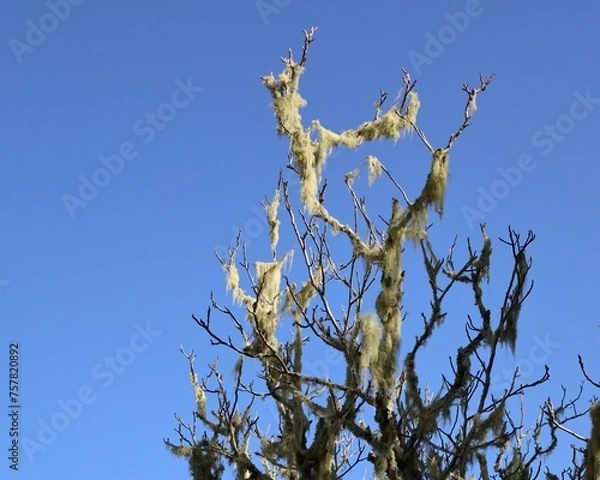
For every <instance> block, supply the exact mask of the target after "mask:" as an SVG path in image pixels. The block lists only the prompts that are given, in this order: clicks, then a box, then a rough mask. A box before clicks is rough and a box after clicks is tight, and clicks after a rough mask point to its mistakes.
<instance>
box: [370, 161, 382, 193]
mask: <svg viewBox="0 0 600 480" xmlns="http://www.w3.org/2000/svg"><path fill="white" fill-rule="evenodd" d="M367 167H368V169H369V187H370V186H371V185H373V182H374V181H375V180H376V179H377V178H379V177H380V176H381V174H382V173H383V165H382V164H381V162H380V161H379V160H378V159H377V158H376V157H374V156H373V155H369V156H368V157H367Z"/></svg>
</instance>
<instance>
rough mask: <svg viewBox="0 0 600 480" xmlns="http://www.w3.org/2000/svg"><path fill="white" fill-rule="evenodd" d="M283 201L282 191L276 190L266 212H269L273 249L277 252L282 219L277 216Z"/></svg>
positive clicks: (266, 206) (268, 218)
mask: <svg viewBox="0 0 600 480" xmlns="http://www.w3.org/2000/svg"><path fill="white" fill-rule="evenodd" d="M280 202H281V192H280V191H279V189H276V190H275V193H274V194H273V199H272V200H271V201H270V202H268V203H267V204H266V205H265V212H266V214H267V222H268V224H269V238H270V239H271V251H272V252H273V254H274V253H275V249H276V248H277V243H278V242H279V226H280V225H281V221H280V220H279V218H278V216H277V210H278V209H279V203H280Z"/></svg>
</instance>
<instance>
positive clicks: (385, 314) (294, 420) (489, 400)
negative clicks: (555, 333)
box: [165, 29, 600, 480]
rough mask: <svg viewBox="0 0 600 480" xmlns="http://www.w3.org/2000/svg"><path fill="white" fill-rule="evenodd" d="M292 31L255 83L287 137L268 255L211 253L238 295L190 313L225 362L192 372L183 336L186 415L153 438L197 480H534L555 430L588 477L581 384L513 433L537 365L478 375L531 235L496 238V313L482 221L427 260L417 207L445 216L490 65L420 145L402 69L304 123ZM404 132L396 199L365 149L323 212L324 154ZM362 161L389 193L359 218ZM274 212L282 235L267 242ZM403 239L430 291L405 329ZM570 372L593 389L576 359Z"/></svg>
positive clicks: (425, 227)
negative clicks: (341, 123)
mask: <svg viewBox="0 0 600 480" xmlns="http://www.w3.org/2000/svg"><path fill="white" fill-rule="evenodd" d="M304 33H305V37H304V46H303V50H302V56H301V59H300V61H295V60H294V59H293V57H292V54H291V52H290V54H289V55H288V56H287V57H286V58H283V59H282V60H283V64H284V67H283V71H282V72H281V73H280V74H279V75H278V76H274V75H272V74H271V75H268V76H265V77H264V78H263V79H262V80H263V83H264V85H265V86H266V88H267V89H268V91H269V92H270V94H271V97H272V108H273V111H274V113H275V117H276V120H277V131H278V133H279V135H280V136H284V137H286V138H287V139H288V140H289V164H288V168H287V170H286V172H287V173H288V174H289V175H288V176H287V177H286V175H284V174H280V178H279V181H278V185H277V188H276V190H275V194H274V196H273V198H272V199H271V200H268V201H266V202H265V203H264V206H265V215H266V218H267V221H268V225H269V233H270V247H271V252H272V256H271V257H270V258H269V259H267V260H265V261H256V262H255V263H253V264H251V263H250V262H249V260H248V258H247V252H246V248H245V245H244V244H243V242H241V240H239V239H238V242H237V243H236V244H235V245H232V246H231V248H230V251H229V255H228V256H227V257H226V258H219V261H220V262H221V264H222V266H223V269H224V271H225V276H226V286H227V289H228V290H229V291H230V292H231V293H232V297H233V301H234V304H235V305H232V306H231V307H228V306H224V305H222V304H220V303H219V302H218V301H217V300H216V299H215V298H214V296H212V297H211V306H210V308H209V309H208V311H207V313H206V316H205V317H203V318H198V317H195V316H194V317H193V318H194V320H195V321H196V322H197V324H198V326H199V327H200V328H201V329H202V330H203V331H204V333H205V334H206V335H207V336H208V337H209V338H210V341H211V343H212V345H214V346H217V347H223V348H225V349H226V350H228V351H230V352H232V353H234V354H235V355H237V356H238V357H239V360H238V362H237V363H236V364H235V367H234V375H233V378H226V377H225V376H224V375H223V373H222V372H221V371H220V370H219V369H218V367H217V364H216V363H213V364H211V365H209V373H208V375H207V376H206V377H205V378H203V379H199V378H198V376H197V374H196V371H195V369H194V359H195V354H194V352H193V351H190V352H186V351H185V350H184V349H183V348H182V353H183V354H184V355H185V357H186V358H187V360H188V362H189V373H190V380H191V384H192V386H193V389H194V394H195V399H196V410H195V411H194V413H193V418H192V421H191V422H189V423H186V422H185V421H184V420H183V419H181V418H180V417H179V416H176V419H177V421H178V427H177V429H176V431H177V432H178V436H179V438H178V442H177V443H172V442H171V441H170V440H168V439H167V440H165V443H166V445H167V446H168V447H169V449H170V450H171V451H172V452H173V453H175V454H176V455H179V456H183V457H186V458H187V459H188V460H189V464H190V470H191V473H192V476H193V478H194V479H195V480H201V479H202V480H205V479H219V478H222V476H223V475H224V474H225V472H226V471H228V469H229V471H232V472H234V473H235V475H236V478H238V479H255V480H258V479H261V480H267V479H269V480H273V479H288V480H308V479H321V480H333V479H338V478H344V477H348V476H350V475H351V474H352V475H354V476H360V475H365V476H369V477H371V476H372V477H375V478H378V479H390V480H400V479H410V480H415V479H430V480H438V479H440V480H441V479H444V480H447V479H466V478H483V479H489V478H498V479H535V478H538V476H539V475H540V474H541V473H543V472H542V468H543V459H544V458H545V457H546V456H547V455H548V454H550V453H551V452H552V451H554V450H555V448H556V447H557V444H558V434H559V433H560V432H563V431H564V433H565V435H566V434H570V435H573V436H575V437H576V438H577V440H578V441H579V442H580V443H581V445H580V446H579V447H577V446H573V458H572V465H571V466H568V467H567V468H565V470H564V471H563V472H561V473H560V474H561V475H562V477H563V478H570V479H583V478H586V479H595V480H598V479H599V478H600V473H591V472H600V467H599V461H600V460H599V459H600V453H599V452H598V449H599V448H600V440H599V439H598V437H599V435H600V433H599V431H598V430H599V428H600V426H599V425H600V418H599V416H600V410H599V408H598V407H597V406H596V407H594V409H593V414H592V418H593V419H594V423H593V424H594V429H595V430H594V431H595V433H592V435H591V439H590V440H589V448H586V445H587V444H586V442H588V440H587V439H586V437H584V436H581V435H578V434H576V433H575V432H572V431H571V430H569V429H568V428H567V426H566V425H567V424H568V423H569V422H571V421H572V420H574V419H577V418H580V417H582V416H584V415H586V414H587V412H588V411H589V408H583V409H581V408H579V407H578V405H579V403H581V402H579V400H580V398H581V392H579V395H576V396H575V398H572V399H568V398H567V396H566V394H565V396H563V398H562V399H561V400H560V402H558V404H557V405H554V404H553V403H552V402H551V401H550V400H548V401H547V402H546V403H545V404H544V405H543V406H542V407H541V409H540V413H539V416H538V417H537V420H535V421H534V422H533V425H531V426H530V427H529V428H526V427H525V426H524V414H523V409H522V408H520V405H521V403H520V402H521V401H522V397H523V395H524V394H525V393H526V392H527V391H528V390H530V389H532V388H535V387H537V386H539V385H541V384H542V383H544V382H546V381H548V379H549V373H548V369H547V367H546V371H545V373H543V374H542V375H541V376H540V377H539V378H536V379H534V380H532V381H529V382H525V383H524V382H522V381H521V380H520V377H519V372H518V370H516V371H515V372H514V375H513V376H512V379H511V381H510V385H509V386H508V387H507V388H505V389H503V390H501V391H497V389H496V390H494V389H493V388H492V383H493V374H494V372H495V367H496V366H497V363H498V360H497V358H498V353H499V352H500V350H501V349H504V348H506V347H508V348H509V349H511V350H512V351H513V352H514V350H515V346H516V342H517V332H518V322H519V316H520V313H521V309H522V306H523V303H524V302H525V300H526V299H527V297H528V296H529V294H530V292H531V290H532V287H533V282H532V281H531V280H530V279H529V273H530V269H531V266H532V261H531V258H530V257H529V256H528V250H527V249H528V247H529V246H530V245H531V243H532V242H533V241H534V235H533V233H531V232H529V233H528V234H527V235H526V236H524V237H523V236H521V235H520V234H518V233H517V232H515V231H514V230H513V229H511V228H509V229H508V233H507V237H506V238H505V239H503V240H500V244H501V245H505V246H506V248H507V253H508V254H509V258H510V261H511V262H512V270H511V273H510V275H509V277H508V284H507V285H506V287H505V288H504V291H505V293H504V295H503V300H502V301H501V304H500V305H499V306H498V308H497V309H495V310H494V311H493V310H492V309H491V308H489V307H488V306H487V304H488V302H487V301H486V298H485V297H486V295H485V292H486V291H487V289H488V286H487V282H489V276H490V259H491V255H492V240H491V238H490V237H489V236H488V235H487V233H486V230H485V225H482V226H481V237H482V239H481V245H480V246H479V247H475V246H474V245H472V244H471V242H470V241H468V242H467V245H466V249H465V253H464V254H462V256H461V255H460V254H457V253H455V244H456V242H454V243H452V244H451V246H450V249H449V251H448V253H447V254H445V255H444V256H442V257H439V256H438V255H436V253H434V248H433V246H432V244H431V242H430V238H429V235H428V233H429V231H430V229H431V224H430V223H429V221H430V220H429V215H430V213H431V212H432V211H433V212H434V213H435V214H437V216H438V217H440V218H441V217H442V215H443V211H444V194H445V190H446V185H447V180H448V173H449V164H450V150H451V149H452V147H453V145H454V144H455V142H456V141H457V140H458V139H459V137H461V135H462V134H463V133H464V132H465V130H466V129H467V128H468V127H469V126H470V124H471V120H472V116H473V113H474V111H475V108H476V107H475V106H476V101H477V97H478V95H481V94H482V93H483V92H484V91H486V90H487V88H488V87H489V86H490V83H491V82H492V80H493V75H492V76H490V77H489V78H485V77H484V76H480V78H479V82H478V84H477V85H476V86H475V87H472V86H469V85H467V84H465V85H463V90H464V92H465V93H466V96H467V98H466V102H465V109H464V112H463V118H462V122H461V123H460V125H458V128H457V129H456V131H454V133H452V134H451V135H450V136H449V138H448V141H447V142H446V144H445V145H443V146H441V147H434V146H432V144H431V143H430V142H429V141H428V139H427V137H426V135H425V133H424V132H423V131H422V130H421V129H420V128H419V127H418V126H417V113H418V110H419V106H420V102H419V97H418V95H417V90H416V88H415V87H416V82H415V81H412V80H411V78H410V75H409V73H408V72H407V71H403V74H404V75H403V88H402V90H401V92H400V93H399V94H398V96H397V97H396V98H395V100H394V101H393V102H391V104H390V105H389V106H387V107H386V102H387V100H388V94H387V93H386V92H384V91H381V92H380V97H379V99H378V101H377V102H376V103H375V115H374V118H373V119H372V120H370V121H366V122H364V123H362V124H361V125H359V126H357V127H356V128H350V129H348V130H345V131H343V132H341V133H337V132H334V131H331V130H329V129H327V128H326V127H324V126H323V125H321V123H320V122H319V121H317V120H315V121H313V122H312V123H311V124H310V125H308V126H306V125H304V124H303V122H302V119H301V115H300V110H301V108H302V107H304V105H305V104H306V102H305V100H304V99H303V98H302V96H301V95H300V92H299V85H300V79H301V77H302V75H303V73H304V71H305V67H306V62H307V55H308V50H309V46H310V45H311V43H312V42H313V40H314V35H315V29H311V30H310V31H305V32H304ZM384 107H385V108H384ZM409 134H416V136H417V137H418V139H419V141H420V142H421V143H422V144H423V146H424V149H425V150H426V151H427V152H428V157H429V159H430V160H429V162H430V167H429V173H428V175H427V177H426V178H425V180H424V182H423V185H422V186H421V188H420V193H418V194H417V195H416V196H415V197H414V198H410V197H409V195H408V194H407V193H406V191H405V190H404V189H403V188H402V187H401V186H400V184H399V182H398V181H397V180H396V179H395V177H394V175H393V173H392V171H393V169H392V168H389V167H388V166H386V165H385V164H384V163H383V162H381V161H380V160H379V159H378V158H376V157H375V156H373V155H368V156H366V159H365V161H364V163H363V164H362V165H360V166H358V167H357V168H356V169H354V170H351V171H349V172H348V173H347V174H346V175H345V177H344V178H343V180H342V179H340V182H341V181H343V183H344V185H345V189H346V191H347V193H348V198H349V207H348V208H347V209H346V210H347V211H346V212H341V213H332V212H333V210H339V208H333V207H331V205H330V203H329V202H328V201H327V196H328V191H327V188H328V187H327V185H328V183H327V180H325V179H324V177H323V172H324V169H325V164H326V161H327V159H328V157H329V156H330V155H331V154H332V152H333V151H334V150H335V149H340V148H346V149H356V148H358V147H360V146H362V145H364V144H368V143H369V142H374V141H376V140H398V139H399V138H401V137H402V136H404V135H409ZM365 170H366V172H367V175H368V184H369V186H370V185H371V184H372V183H373V182H375V181H376V180H377V181H378V182H383V181H385V182H386V184H387V186H388V188H389V189H390V197H391V198H390V204H389V210H388V211H387V213H386V214H383V215H381V214H374V213H372V212H371V208H369V206H368V205H367V198H366V197H365V196H361V195H359V193H358V187H357V186H355V180H356V179H357V177H358V175H359V174H360V173H361V172H362V171H365ZM378 177H382V178H380V179H379V180H378ZM292 186H297V187H298V193H299V195H296V192H295V191H292V188H291V187H292ZM382 188H383V187H382ZM394 196H397V197H398V198H394ZM297 197H299V199H297ZM337 205H338V203H336V206H337ZM280 210H283V213H280ZM284 222H285V224H286V225H287V226H288V230H287V231H286V232H287V233H288V234H291V236H292V238H293V239H294V244H295V247H294V248H293V249H291V250H290V251H288V252H286V253H280V252H279V250H278V244H279V234H280V228H281V226H282V224H283V223H284ZM407 243H409V244H411V243H412V244H413V245H414V248H412V247H410V246H409V247H407V248H409V250H408V251H409V253H410V252H413V253H416V254H417V255H420V256H421V258H422V262H423V265H424V269H425V274H426V278H427V283H428V285H425V288H426V289H427V290H428V291H429V299H428V301H427V302H426V303H425V304H424V305H423V307H424V308H425V309H426V310H425V311H424V312H423V313H421V322H422V325H421V327H420V328H417V330H416V331H417V334H416V335H415V337H414V338H412V339H411V338H403V336H402V334H401V332H402V327H403V323H404V321H405V319H406V312H405V311H404V307H403V305H404V301H405V292H404V289H405V281H406V280H407V279H408V278H410V275H411V273H410V272H407V271H405V269H404V264H403V260H404V255H405V247H406V244H407ZM459 257H460V258H459ZM298 258H299V260H298ZM292 261H294V265H292ZM298 278H301V279H302V280H301V281H299V280H298ZM455 291H456V292H460V295H462V296H463V297H464V296H467V295H468V296H469V297H470V299H471V300H472V302H473V305H474V306H473V308H472V311H468V312H466V313H461V312H458V313H453V314H452V319H451V320H452V322H454V323H456V322H459V323H458V324H459V325H460V326H461V327H464V341H463V342H462V344H461V345H460V346H459V347H458V348H456V349H455V353H454V355H453V357H451V358H450V359H449V363H448V365H447V369H446V370H445V371H443V372H441V373H440V374H439V377H438V378H437V379H434V380H436V381H438V382H439V389H438V390H437V391H435V392H434V391H432V389H431V388H429V387H428V384H427V383H424V382H423V380H422V378H421V376H422V373H423V371H425V372H426V373H427V375H428V376H429V378H428V380H432V378H431V374H432V367H431V366H429V367H428V368H424V365H423V363H422V362H423V360H422V359H423V357H424V356H426V352H427V349H428V345H430V341H431V340H432V338H434V336H435V334H436V333H438V332H440V331H441V328H442V325H443V324H444V322H445V321H446V317H447V311H446V304H447V301H448V298H449V297H450V295H451V293H452V294H454V292H455ZM420 294H421V292H420ZM215 313H218V314H219V315H222V316H224V317H226V318H227V319H228V320H229V322H230V324H231V327H232V334H228V335H223V334H221V333H220V332H221V329H219V328H215V325H214V322H213V321H212V317H213V315H214V314H215ZM461 315H464V316H462V317H461ZM413 328H415V327H414V326H413ZM315 343H317V344H318V345H319V348H321V351H325V350H328V351H331V352H334V353H335V354H336V355H338V356H339V358H340V359H341V360H342V365H343V368H340V369H337V371H335V372H331V373H330V374H329V375H315V374H314V372H311V371H309V370H308V369H307V368H306V365H307V362H308V360H306V355H310V354H311V353H312V354H314V352H315V349H314V348H312V350H311V345H314V344H315ZM401 346H402V348H401ZM581 367H582V371H583V372H584V374H585V376H586V378H587V379H588V381H589V382H591V383H592V384H593V380H592V379H591V378H590V377H589V376H588V375H587V372H586V371H585V368H584V366H583V362H581ZM596 386H597V384H596ZM515 405H516V407H515ZM269 406H270V407H269ZM588 407H589V405H588ZM268 408H271V412H272V413H274V417H275V419H276V420H275V422H276V425H275V428H276V429H277V430H276V431H275V432H268V425H266V423H268V422H265V421H261V418H260V416H259V414H258V412H259V411H265V409H268ZM586 452H587V454H586ZM584 462H587V463H584ZM586 465H587V472H588V473H587V477H586V476H585V475H586V474H585V471H586ZM354 472H356V473H354ZM367 472H368V473H367ZM545 474H546V475H547V478H550V479H552V478H559V477H558V476H557V475H555V474H553V473H552V472H550V471H547V472H545Z"/></svg>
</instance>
